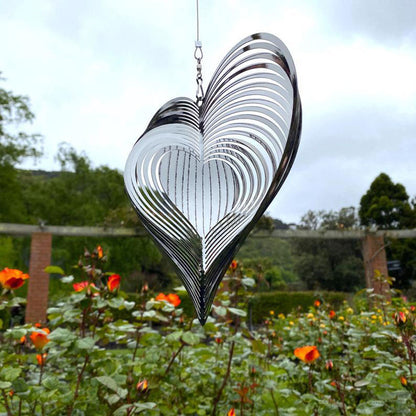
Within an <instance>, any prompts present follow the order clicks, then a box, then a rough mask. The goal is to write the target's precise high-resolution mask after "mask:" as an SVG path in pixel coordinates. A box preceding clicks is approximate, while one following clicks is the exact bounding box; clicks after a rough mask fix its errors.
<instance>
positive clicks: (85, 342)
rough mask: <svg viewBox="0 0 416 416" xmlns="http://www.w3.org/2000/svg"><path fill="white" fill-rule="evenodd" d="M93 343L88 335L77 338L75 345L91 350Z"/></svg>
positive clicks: (81, 348)
mask: <svg viewBox="0 0 416 416" xmlns="http://www.w3.org/2000/svg"><path fill="white" fill-rule="evenodd" d="M94 345H95V340H94V339H93V338H90V337H86V338H81V339H78V340H77V341H76V343H75V346H76V347H77V348H79V349H80V350H92V349H93V348H94Z"/></svg>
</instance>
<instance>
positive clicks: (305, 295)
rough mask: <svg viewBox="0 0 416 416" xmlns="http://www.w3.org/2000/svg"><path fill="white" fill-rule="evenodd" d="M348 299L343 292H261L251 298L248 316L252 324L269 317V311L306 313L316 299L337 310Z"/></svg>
mask: <svg viewBox="0 0 416 416" xmlns="http://www.w3.org/2000/svg"><path fill="white" fill-rule="evenodd" d="M348 298H349V294H347V293H343V292H314V291H310V292H306V291H305V292H277V291H276V292H261V293H257V294H255V295H254V296H253V297H252V298H251V300H250V303H249V315H250V314H251V321H252V323H259V322H261V321H263V320H264V319H265V318H266V317H267V316H270V311H273V312H274V314H275V315H278V314H279V313H283V314H285V315H286V314H288V313H289V312H292V311H293V310H296V309H300V310H301V311H306V310H308V308H309V307H310V306H312V305H313V304H314V302H315V300H317V299H318V300H320V301H321V303H328V304H330V305H331V307H333V308H334V309H337V308H339V307H340V306H341V305H342V304H343V302H344V301H346V300H348Z"/></svg>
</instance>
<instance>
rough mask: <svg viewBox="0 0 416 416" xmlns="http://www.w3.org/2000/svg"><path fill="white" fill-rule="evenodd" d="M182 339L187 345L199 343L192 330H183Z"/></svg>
mask: <svg viewBox="0 0 416 416" xmlns="http://www.w3.org/2000/svg"><path fill="white" fill-rule="evenodd" d="M181 338H182V341H183V342H185V343H186V344H189V345H196V344H199V336H198V335H197V334H194V333H193V332H189V331H188V332H184V333H183V334H182V337H181Z"/></svg>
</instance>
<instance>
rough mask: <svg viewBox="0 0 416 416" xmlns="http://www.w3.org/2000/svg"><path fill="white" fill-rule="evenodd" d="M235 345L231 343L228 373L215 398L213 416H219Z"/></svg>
mask: <svg viewBox="0 0 416 416" xmlns="http://www.w3.org/2000/svg"><path fill="white" fill-rule="evenodd" d="M234 345H235V342H234V341H232V342H231V346H230V353H229V355H228V364H227V371H226V373H225V376H224V379H223V381H222V384H221V387H220V388H219V390H218V393H217V395H216V396H215V398H214V407H213V408H212V413H211V416H215V415H216V414H217V406H218V402H219V401H220V399H221V395H222V392H223V390H224V388H225V386H226V384H227V381H228V378H229V377H230V373H231V361H232V359H233V354H234Z"/></svg>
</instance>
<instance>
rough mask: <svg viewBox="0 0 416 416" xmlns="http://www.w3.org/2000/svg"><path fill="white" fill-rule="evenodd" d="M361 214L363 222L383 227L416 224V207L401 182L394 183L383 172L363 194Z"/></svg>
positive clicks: (400, 226)
mask: <svg viewBox="0 0 416 416" xmlns="http://www.w3.org/2000/svg"><path fill="white" fill-rule="evenodd" d="M359 215H360V219H361V224H362V225H366V226H371V225H376V226H377V227H378V228H381V229H399V228H402V229H403V228H413V227H415V226H416V212H415V207H414V206H412V204H411V202H409V195H408V194H407V192H406V189H405V187H404V186H403V185H402V184H400V183H396V184H395V183H393V181H392V180H391V179H390V177H389V176H388V175H386V174H385V173H381V174H380V175H379V176H377V178H375V179H374V181H373V182H372V183H371V185H370V189H369V190H368V191H367V192H366V193H365V194H364V195H363V196H362V198H361V201H360V210H359Z"/></svg>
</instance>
